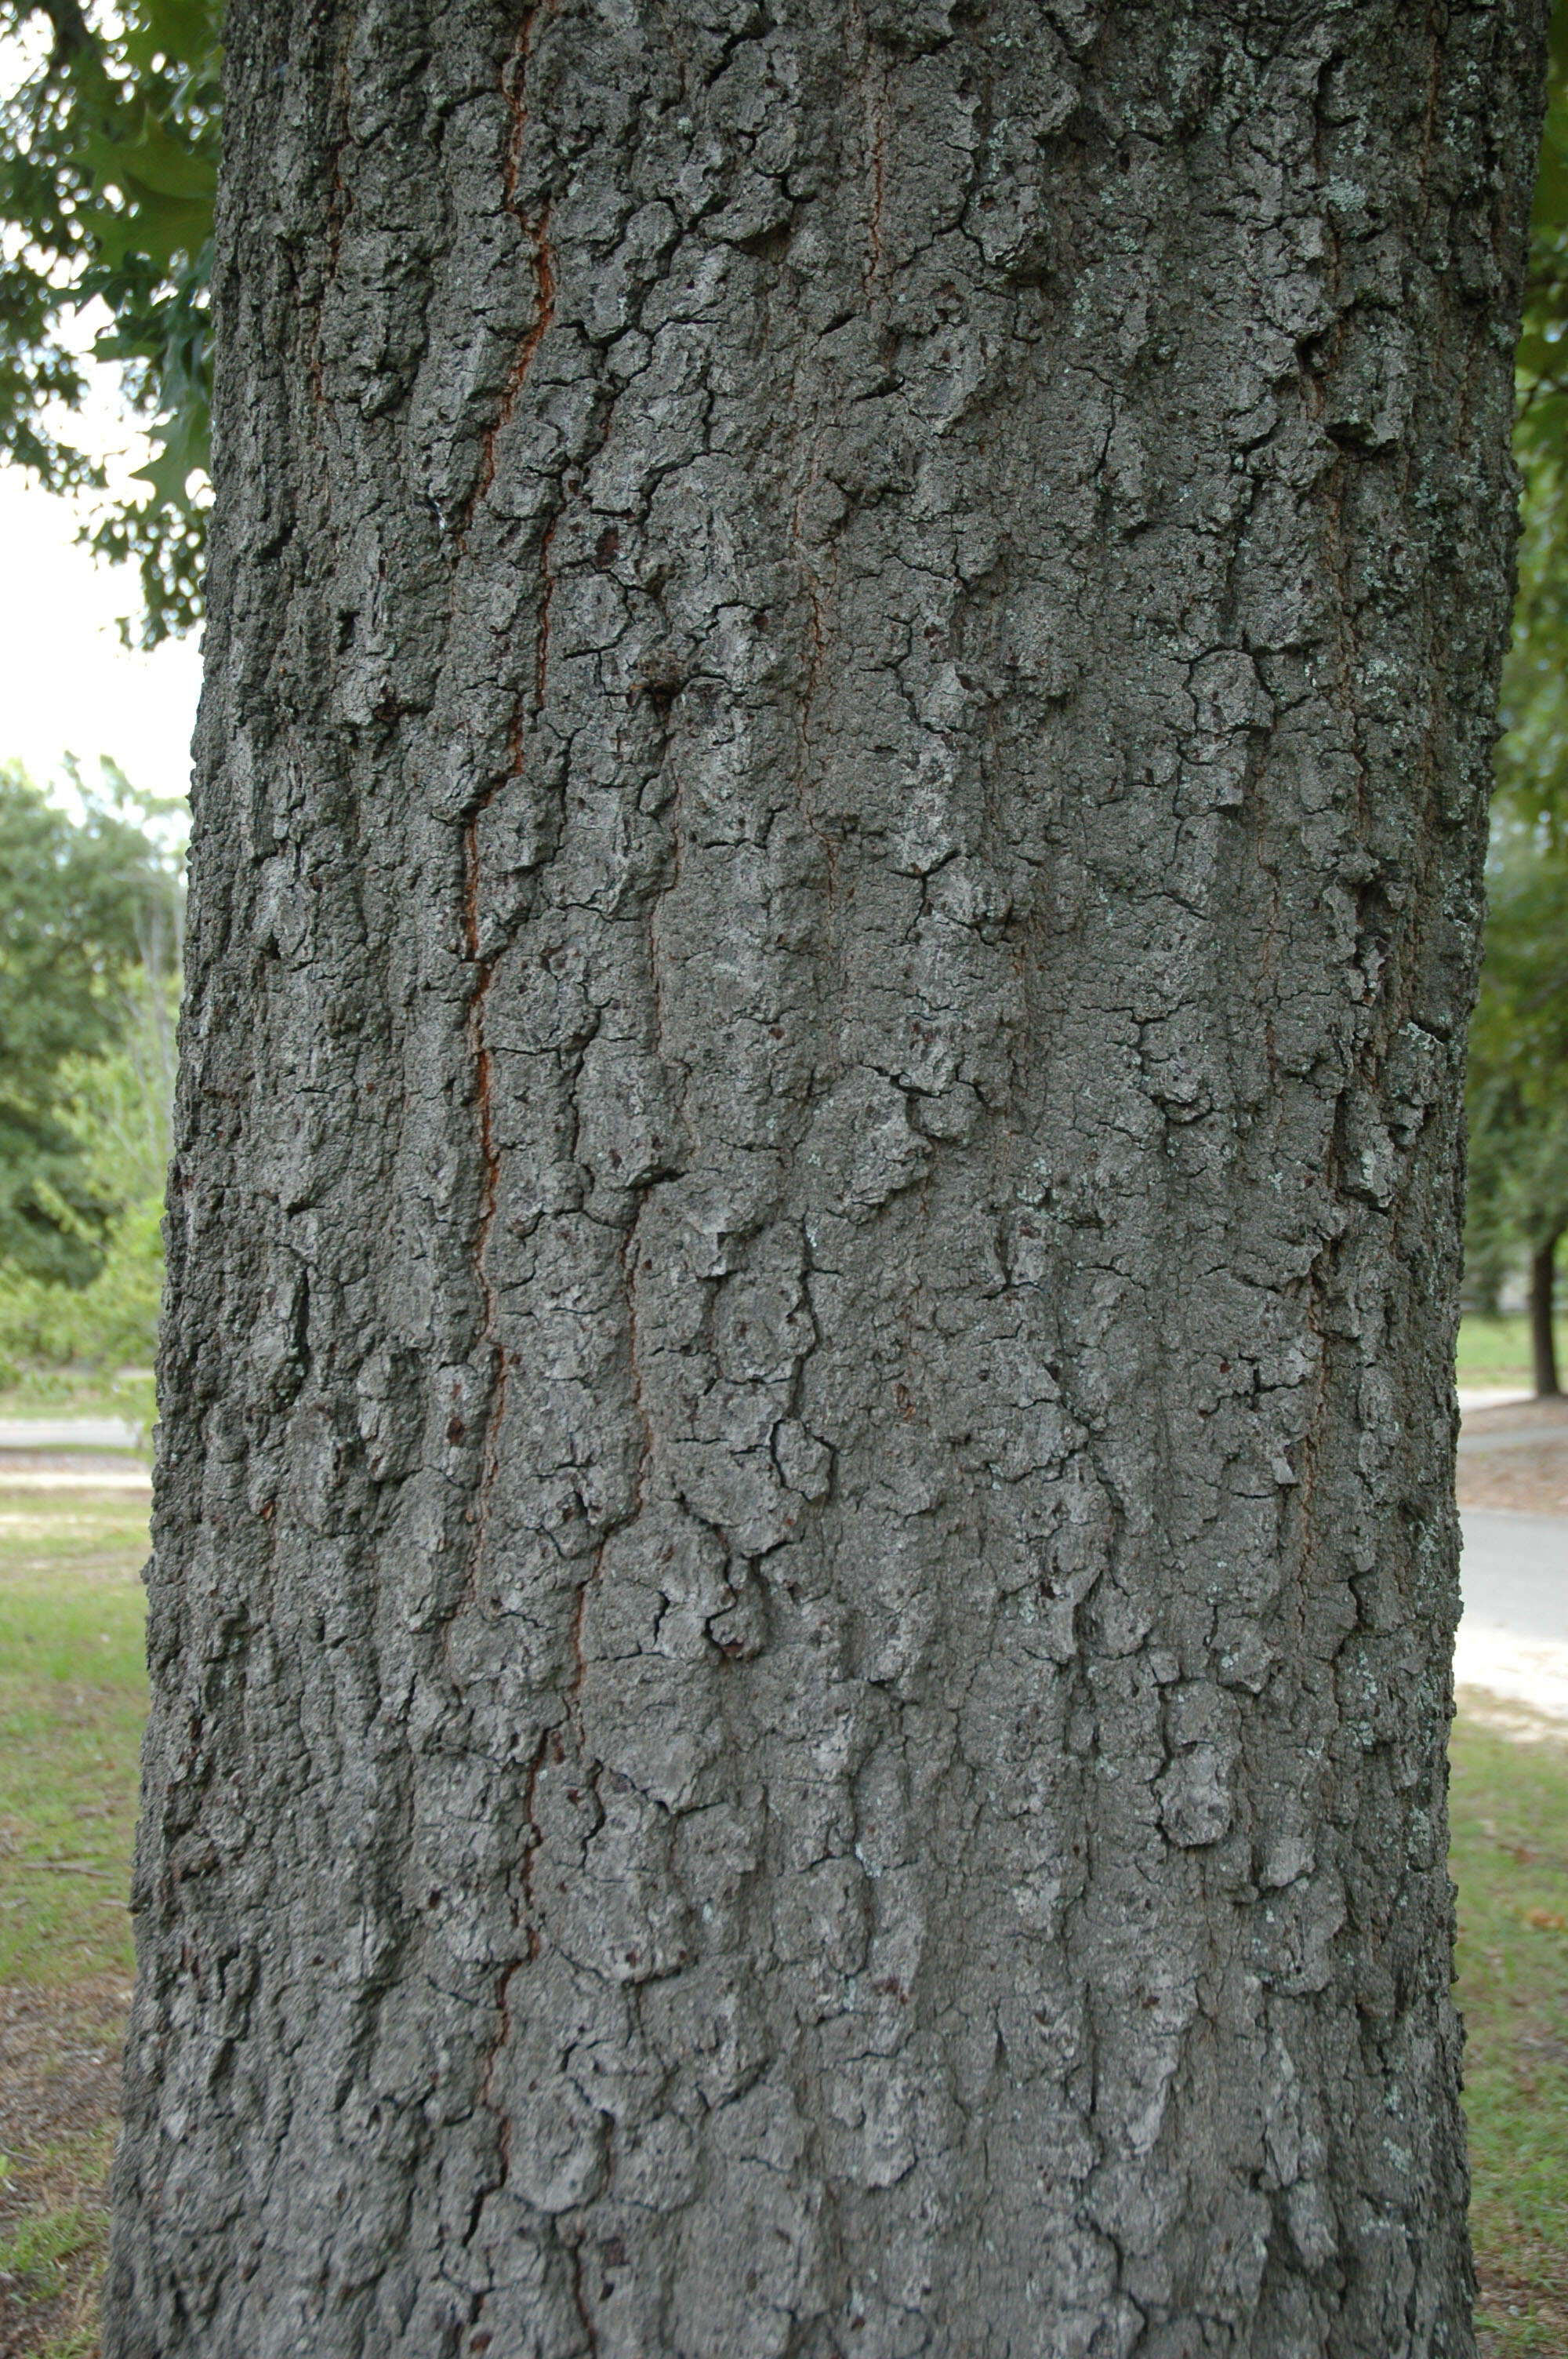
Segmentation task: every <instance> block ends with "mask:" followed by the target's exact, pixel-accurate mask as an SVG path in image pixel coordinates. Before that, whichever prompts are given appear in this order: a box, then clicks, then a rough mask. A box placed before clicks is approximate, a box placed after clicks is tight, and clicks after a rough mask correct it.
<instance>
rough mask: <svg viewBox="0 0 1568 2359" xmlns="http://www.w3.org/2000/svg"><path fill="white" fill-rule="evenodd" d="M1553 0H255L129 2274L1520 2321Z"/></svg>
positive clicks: (1380, 2328)
mask: <svg viewBox="0 0 1568 2359" xmlns="http://www.w3.org/2000/svg"><path fill="white" fill-rule="evenodd" d="M1541 16H1542V8H1541V0H1498V5H1469V6H1465V5H1452V6H1447V5H1433V7H1431V8H1430V9H1429V8H1428V7H1426V6H1425V5H1411V0H1361V5H1356V6H1354V7H1348V8H1347V7H1342V6H1336V5H1330V0H1315V5H1287V0H1185V5H1172V6H1169V7H1166V6H1158V7H1155V6H1137V5H1123V6H1119V7H1110V8H1104V7H1098V6H1096V5H1093V0H974V5H971V6H969V7H968V8H960V7H958V6H949V5H946V0H898V5H893V0H858V5H838V0H831V4H830V0H757V5H752V0H600V5H589V0H557V5H547V0H542V5H538V6H535V7H533V8H530V9H528V10H526V11H519V9H518V8H517V7H516V6H515V5H500V0H453V5H449V6H440V5H437V0H339V5H335V6H330V7H322V6H320V5H307V0H268V5H263V0H233V6H232V12H231V17H230V27H229V55H230V60H231V96H230V101H229V116H228V129H227V140H228V165H227V183H226V193H225V196H224V200H223V204H222V230H221V239H220V254H219V262H218V267H217V302H218V309H219V319H220V324H221V335H222V374H221V384H220V389H219V396H218V413H219V452H220V456H219V460H218V469H217V477H218V487H219V505H218V510H217V527H216V531H215V535H214V559H213V578H212V595H211V606H212V617H213V619H212V623H211V632H210V638H209V652H208V688H207V696H206V701H205V704H204V707H203V718H202V722H201V728H200V749H199V752H200V782H199V791H198V802H197V822H198V823H197V838H196V851H195V859H194V880H195V881H194V893H193V917H192V925H191V941H190V981H189V1005H188V1008H187V1014H186V1018H185V1054H186V1064H185V1074H184V1081H183V1085H182V1099H181V1104H182V1114H181V1129H180V1141H179V1147H178V1161H177V1169H176V1179H175V1185H174V1194H173V1200H172V1201H173V1208H174V1209H173V1212H172V1214H171V1222H170V1246H171V1254H172V1263H173V1292H172V1302H171V1309H170V1312H169V1318H168V1329H167V1335H166V1342H165V1348H164V1363H163V1383H164V1425H163V1441H162V1453H161V1461H160V1472H159V1477H158V1494H157V1498H158V1506H157V1549H156V1556H155V1560H154V1565H153V1570H152V1574H151V1588H152V1625H151V1628H152V1637H151V1647H152V1661H153V1666H154V1678H155V1686H156V1699H157V1700H156V1709H155V1713H154V1720H153V1725H152V1731H151V1734H150V1737H149V1740H148V1749H147V1756H146V1761H147V1800H146V1819H145V1823H144V1831H143V1843H142V1850H141V1855H140V1864H139V1867H138V1883H137V1896H138V1897H137V1904H136V1905H137V1908H138V1911H139V1926H140V1941H141V1966H140V1979H139V1984H138V1993H137V1999H136V2006H135V2023H134V2027H133V2032H132V2037H131V2041H130V2050H129V2054H130V2061H129V2078H128V2098H127V2126H126V2130H125V2136H124V2146H123V2148H122V2153H121V2158H120V2163H119V2168H118V2180H117V2188H118V2194H117V2203H118V2213H117V2226H116V2232H115V2243H114V2262H113V2271H112V2284H111V2288H110V2295H109V2325H108V2331H107V2345H106V2348H107V2350H108V2352H109V2353H110V2354H114V2359H152V2354H157V2359H176V2355H177V2354H180V2359H183V2354H202V2359H282V2354H312V2359H339V2355H340V2354H341V2359H350V2354H352V2359H382V2355H383V2354H385V2359H431V2354H458V2353H462V2354H488V2359H579V2354H602V2359H611V2354H613V2359H665V2354H669V2355H670V2359H674V2355H675V2354H679V2359H830V2354H833V2355H834V2359H914V2354H944V2359H1001V2354H1011V2359H1023V2354H1031V2359H1033V2354H1042V2359H1044V2354H1049V2359H1084V2354H1096V2359H1127V2355H1128V2354H1139V2359H1196V2354H1209V2359H1214V2354H1258V2359H1298V2354H1300V2359H1305V2355H1306V2354H1339V2355H1340V2359H1351V2354H1354V2355H1355V2359H1406V2354H1408V2355H1409V2359H1415V2354H1423V2355H1424V2354H1440V2353H1441V2354H1466V2353H1469V2352H1471V2351H1472V2349H1473V2341H1472V2335H1471V2329H1470V2324H1469V2284H1470V2277H1469V2264H1468V2260H1467V2256H1466V2246H1465V2229H1464V2217H1463V2213H1464V2190H1465V2164H1464V2157H1463V2141H1462V2132H1461V2125H1460V2116H1459V2111H1458V2098H1457V2088H1458V2079H1459V2033H1458V2027H1457V2025H1456V2020H1455V2017H1454V2011H1453V2008H1452V2006H1451V2004H1450V2000H1449V1995H1448V1984H1449V1956H1450V1940H1451V1932H1452V1910H1451V1901H1450V1892H1449V1886H1448V1884H1447V1880H1446V1875H1445V1871H1444V1766H1443V1765H1444V1739H1445V1734H1446V1726H1447V1719H1448V1712H1449V1671H1448V1658H1449V1648H1450V1639H1451V1635H1452V1630H1453V1625H1454V1616H1455V1612H1456V1607H1457V1591H1456V1585H1455V1523H1454V1510H1453V1504H1452V1491H1451V1463H1450V1458H1451V1447H1452V1432H1453V1403H1452V1394H1451V1389H1450V1373H1449V1372H1450V1344H1451V1331H1452V1319H1453V1305H1454V1280H1455V1260H1456V1253H1457V1237H1458V1225H1457V1200H1458V1194H1459V1189H1460V1163H1461V1156H1460V1146H1459V1132H1458V1123H1459V1114H1458V1105H1459V1065H1460V1058H1461V1053H1462V1038H1463V1031H1464V1024H1465V1016H1466V1012H1467V1008H1468V1005H1469V1000H1470V995H1471V987H1472V977H1473V971H1474V965H1475V959H1476V929H1477V922H1478V876H1479V864H1480V858H1481V851H1482V843H1483V835H1484V831H1485V824H1486V818H1485V812H1486V798H1487V784H1488V774H1489V763H1490V745H1491V737H1492V732H1493V726H1494V687H1495V677H1496V669H1497V662H1498V650H1499V646H1500V643H1501V640H1502V637H1503V635H1504V630H1505V625H1506V620H1507V613H1508V592H1509V549H1510V534H1511V510H1512V479H1511V475H1510V473H1509V461H1508V455H1507V450H1508V437H1509V419H1510V408H1511V401H1510V373H1509V350H1510V339H1511V333H1512V329H1513V324H1514V311H1515V304H1516V300H1517V295H1518V285H1519V268H1520V239H1521V232H1522V224H1523V220H1524V216H1525V212H1526V208H1527V201H1528V183H1529V178H1530V165H1531V162H1532V158H1533V148H1534V136H1535V107H1536V88H1537V82H1538V70H1539V57H1538V52H1539V49H1540V47H1541V38H1542V27H1541Z"/></svg>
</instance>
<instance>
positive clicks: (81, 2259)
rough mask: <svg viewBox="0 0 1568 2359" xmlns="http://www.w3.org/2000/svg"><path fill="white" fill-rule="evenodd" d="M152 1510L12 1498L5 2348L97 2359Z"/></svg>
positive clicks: (75, 1496) (3, 1575) (0, 2225)
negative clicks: (142, 1573) (141, 1575)
mask: <svg viewBox="0 0 1568 2359" xmlns="http://www.w3.org/2000/svg"><path fill="white" fill-rule="evenodd" d="M145 1556H146V1502H145V1500H144V1499H142V1498H140V1497H138V1496H136V1495H135V1494H132V1495H130V1496H128V1497H127V1495H125V1494H124V1493H123V1492H109V1493H97V1492H90V1491H57V1492H49V1491H9V1492H7V1491H5V1490H3V1489H0V2123H3V2125H4V2128H3V2129H0V2354H4V2359H24V2354H49V2359H86V2354H90V2353H92V2352H95V2351H96V2349H97V2334H96V2331H95V2328H94V2325H93V2316H94V2311H95V2309H96V2299H97V2295H96V2288H97V2280H98V2274H99V2271H100V2268H101V2267H102V2265H103V2244H104V2229H105V2225H106V2219H105V2212H104V2181H105V2179H106V2176H107V2172H108V2168H109V2159H110V2156H111V2154H112V2152H113V2148H114V2111H115V2106H116V2104H117V2101H118V2096H119V2054H120V2033H121V2027H122V2025H123V2023H124V2015H125V2008H126V2006H127V2005H128V2004H129V2000H130V1979H131V1934H130V1918H129V1916H128V1914H127V1911H126V1906H125V1888H126V1879H127V1874H128V1868H129V1861H130V1850H131V1839H132V1834H133V1831H134V1828H135V1800H136V1752H137V1746H138V1744H139V1742H140V1737H141V1726H142V1720H143V1716H144V1712H145V1709H146V1680H145V1677H144V1674H143V1669H142V1589H141V1583H140V1582H139V1581H138V1580H137V1578H136V1575H137V1573H138V1571H139V1570H140V1567H141V1564H142V1560H143V1559H144V1558H145Z"/></svg>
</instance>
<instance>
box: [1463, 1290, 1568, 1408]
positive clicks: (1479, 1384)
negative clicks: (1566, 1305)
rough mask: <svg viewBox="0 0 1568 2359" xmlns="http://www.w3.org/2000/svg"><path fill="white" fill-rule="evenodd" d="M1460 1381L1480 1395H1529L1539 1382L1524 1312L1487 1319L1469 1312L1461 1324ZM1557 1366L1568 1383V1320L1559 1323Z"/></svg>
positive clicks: (1561, 1320) (1528, 1323)
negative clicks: (1515, 1393) (1489, 1392)
mask: <svg viewBox="0 0 1568 2359" xmlns="http://www.w3.org/2000/svg"><path fill="white" fill-rule="evenodd" d="M1456 1357H1457V1361H1458V1367H1457V1370H1456V1375H1457V1380H1458V1382H1459V1383H1460V1384H1462V1385H1464V1386H1467V1387H1473V1388H1474V1389H1475V1390H1476V1391H1477V1392H1480V1391H1483V1390H1485V1391H1497V1392H1503V1391H1512V1390H1515V1389H1516V1388H1517V1390H1519V1392H1529V1391H1530V1388H1531V1386H1533V1385H1534V1382H1535V1371H1534V1366H1533V1364H1532V1362H1531V1360H1530V1321H1529V1320H1528V1319H1527V1318H1526V1317H1525V1316H1524V1313H1523V1312H1522V1311H1519V1312H1518V1313H1517V1314H1511V1315H1510V1316H1509V1317H1508V1318H1506V1319H1483V1318H1481V1317H1480V1316H1479V1314H1478V1313H1477V1312H1476V1311H1474V1310H1471V1311H1466V1313H1465V1317H1464V1318H1463V1319H1462V1320H1461V1321H1460V1322H1459V1349H1458V1353H1457V1354H1456ZM1557 1365H1558V1367H1559V1369H1560V1370H1561V1371H1562V1373H1563V1381H1564V1382H1565V1383H1568V1319H1560V1320H1559V1321H1557Z"/></svg>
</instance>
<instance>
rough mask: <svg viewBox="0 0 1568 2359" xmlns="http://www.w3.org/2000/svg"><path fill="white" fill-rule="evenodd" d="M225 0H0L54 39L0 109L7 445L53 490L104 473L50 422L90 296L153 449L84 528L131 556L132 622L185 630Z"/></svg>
mask: <svg viewBox="0 0 1568 2359" xmlns="http://www.w3.org/2000/svg"><path fill="white" fill-rule="evenodd" d="M220 22H221V7H220V5H219V0H128V5H125V6H124V8H123V9H122V10H120V11H118V12H117V13H114V14H113V15H111V14H110V13H109V12H107V11H100V12H92V11H90V10H88V9H84V8H83V7H82V6H81V5H80V0H0V31H11V32H13V33H16V34H18V35H24V36H25V35H27V34H29V33H34V32H36V31H37V30H38V28H39V27H41V26H47V28H48V32H49V48H48V52H47V55H46V56H45V58H44V60H43V61H42V63H41V64H40V65H39V67H38V71H36V72H34V73H32V74H31V75H30V76H29V77H28V78H27V81H26V82H24V83H23V85H22V87H21V88H20V90H18V91H17V92H16V94H15V96H14V97H13V98H12V99H11V100H10V101H9V102H8V103H6V104H5V105H4V106H3V107H0V222H3V223H5V224H6V225H7V227H8V231H9V234H8V235H6V236H5V238H4V239H0V452H3V453H5V454H6V455H8V456H10V457H11V458H13V459H15V460H16V461H18V462H20V463H21V464H22V465H24V466H26V467H28V468H30V469H32V471H33V472H34V473H36V474H37V475H38V477H39V479H40V480H41V481H42V482H43V483H44V484H48V485H49V487H50V488H52V489H55V490H59V491H70V490H81V489H93V488H96V489H99V490H102V488H103V474H102V471H101V470H99V469H98V468H96V467H95V466H94V465H93V464H92V462H90V461H89V460H88V459H87V458H86V457H85V456H84V455H83V453H82V452H81V451H79V450H78V449H76V448H75V447H74V446H73V445H72V444H71V443H70V442H69V441H68V440H64V439H63V438H62V437H61V436H60V435H59V434H57V433H56V431H55V430H54V429H53V427H52V425H51V424H50V422H49V412H50V408H51V406H52V405H59V404H60V403H63V404H64V405H65V406H66V407H67V408H75V407H77V406H79V405H80V403H81V399H82V397H83V396H84V394H85V391H86V386H85V382H84V380H83V377H82V375H81V368H80V366H79V364H78V362H77V358H76V353H75V347H74V344H73V342H72V339H71V336H70V321H71V320H72V318H73V317H74V314H75V312H76V311H77V310H78V309H79V308H80V306H81V305H82V304H84V303H86V302H88V301H90V300H91V299H92V298H93V297H98V298H101V299H102V300H103V303H104V304H105V305H106V306H107V308H108V310H109V312H110V315H111V325H110V327H109V328H108V329H107V330H106V331H105V332H104V333H103V335H102V336H100V338H99V339H98V342H97V344H96V346H95V347H94V349H95V352H96V353H97V355H98V357H100V358H101V359H105V360H115V361H119V362H121V363H123V364H124V376H125V386H126V392H127V395H128V397H129V400H130V403H131V406H132V408H133V409H134V410H135V411H136V412H137V413H138V414H140V415H141V416H142V417H143V418H145V419H146V420H147V421H148V422H149V425H150V428H151V433H152V440H153V442H154V445H155V449H154V455H153V458H152V459H151V461H150V462H149V463H148V465H147V466H146V467H145V468H144V469H142V471H141V478H142V480H143V481H145V483H146V486H147V489H146V495H145V496H144V497H142V498H139V499H136V500H133V501H130V502H122V503H111V504H109V505H108V506H106V507H105V508H104V510H103V514H102V515H101V516H100V517H99V520H98V522H97V524H96V526H95V527H94V528H93V529H92V530H91V531H90V533H89V534H88V536H87V537H88V538H89V539H90V540H91V541H92V546H93V547H94V548H95V549H98V550H99V551H100V552H101V553H102V554H103V555H105V556H108V557H111V558H115V559H121V560H126V559H131V560H135V562H136V564H137V566H138V568H139V571H140V576H141V587H142V602H143V616H142V638H143V643H144V644H145V645H146V646H148V647H152V646H156V645H157V642H158V641H159V640H160V639H163V638H166V637H168V636H169V635H170V634H171V633H177V632H180V631H183V630H186V629H188V628H189V626H190V625H191V623H192V622H193V621H194V620H195V618H196V616H197V614H198V612H199V611H200V582H201V562H202V555H203V550H204V547H205V538H206V524H205V507H204V501H205V477H206V469H207V462H208V450H209V425H210V415H211V337H210V332H209V306H208V295H209V282H210V279H211V259H212V246H211V240H212V206H213V198H214V193H215V190H216V188H217V172H218V148H219V131H220V122H221V84H220V73H221V67H222V49H221V46H220Z"/></svg>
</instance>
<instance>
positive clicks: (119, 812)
mask: <svg viewBox="0 0 1568 2359" xmlns="http://www.w3.org/2000/svg"><path fill="white" fill-rule="evenodd" d="M109 787H110V793H109V795H107V796H92V795H84V798H83V800H84V805H85V809H84V815H83V817H82V818H81V820H80V821H76V820H72V819H71V818H70V816H69V815H68V814H67V813H66V812H64V811H62V810H57V809H56V808H55V807H54V806H53V805H52V804H51V803H49V801H47V800H46V799H45V798H44V796H43V795H42V794H40V793H39V791H38V788H36V787H34V786H33V785H31V784H30V782H29V781H28V780H27V778H26V777H24V776H23V775H22V773H21V772H20V771H19V770H18V769H17V768H16V766H14V765H11V766H0V873H3V874H4V875H5V879H6V887H7V889H6V895H5V902H4V904H3V905H0V1271H3V1273H4V1275H5V1277H6V1278H7V1279H8V1280H9V1281H10V1286H11V1288H16V1287H17V1286H20V1287H23V1288H26V1287H27V1286H29V1285H30V1286H31V1287H32V1288H34V1289H35V1290H36V1289H38V1288H51V1289H52V1288H59V1286H60V1285H61V1284H62V1283H63V1284H64V1285H67V1286H75V1287H81V1286H85V1285H87V1284H89V1283H90V1282H91V1281H92V1279H93V1278H95V1277H98V1276H99V1274H100V1273H101V1272H102V1271H103V1268H104V1264H105V1256H106V1252H107V1249H108V1246H109V1244H110V1240H111V1235H112V1232H113V1231H114V1225H115V1223H116V1221H117V1220H118V1219H120V1218H121V1216H123V1215H124V1213H125V1212H126V1211H127V1209H128V1208H129V1206H130V1205H131V1204H133V1203H134V1202H135V1201H138V1200H139V1199H141V1198H143V1197H144V1196H145V1195H146V1192H147V1191H148V1190H149V1189H153V1190H156V1189H157V1187H158V1186H160V1185H161V1178H162V1162H163V1155H162V1147H163V1132H162V1129H161V1127H160V1125H161V1124H162V1122H163V1120H164V1119H165V1117H164V1115H163V1114H161V1112H156V1111H155V1110H154V1107H155V1103H156V1106H157V1108H161V1107H163V1106H164V1105H166V1104H167V1101H168V1082H170V1080H171V1079H172V1065H173V1046H172V1035H171V1030H170V1021H169V995H170V992H171V989H172V984H171V980H170V978H171V975H172V971H173V968H174V966H175V962H176V957H177V951H178V924H179V915H180V881H179V875H178V856H177V855H176V854H174V853H168V852H166V851H164V850H163V849H161V848H160V846H159V845H158V844H157V843H156V842H155V841H154V840H153V839H152V838H151V837H150V836H149V835H148V833H147V832H146V826H145V824H138V821H146V818H147V817H148V816H149V815H151V814H155V813H156V811H157V806H153V805H149V804H148V803H147V802H146V800H145V799H137V798H136V797H135V796H134V794H133V793H132V791H131V789H130V788H128V787H127V786H126V785H125V782H124V779H123V778H120V777H118V776H117V775H116V774H111V775H110V778H109ZM112 1052H113V1053H114V1056H115V1060H116V1061H115V1062H114V1064H110V1063H109V1062H108V1060H109V1059H110V1057H111V1053H112ZM155 1069H157V1070H155Z"/></svg>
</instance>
